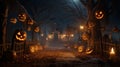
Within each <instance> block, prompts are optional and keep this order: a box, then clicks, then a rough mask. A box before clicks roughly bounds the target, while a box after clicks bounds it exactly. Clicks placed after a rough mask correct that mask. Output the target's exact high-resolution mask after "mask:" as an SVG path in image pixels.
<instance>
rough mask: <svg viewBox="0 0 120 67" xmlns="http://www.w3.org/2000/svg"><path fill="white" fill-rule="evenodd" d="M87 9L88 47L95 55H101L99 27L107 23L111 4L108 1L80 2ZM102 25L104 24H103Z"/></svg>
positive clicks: (92, 0) (84, 0)
mask: <svg viewBox="0 0 120 67" xmlns="http://www.w3.org/2000/svg"><path fill="white" fill-rule="evenodd" d="M80 1H81V2H82V4H83V5H84V6H85V7H86V8H87V11H88V20H87V27H88V30H89V33H90V34H91V35H90V39H89V42H90V45H89V46H90V47H91V48H93V49H94V53H95V54H101V55H102V54H103V44H102V32H101V27H102V26H103V25H104V24H105V23H106V22H107V21H108V18H109V15H110V13H111V5H112V4H111V2H109V1H108V0H80ZM103 23H104V24H103Z"/></svg>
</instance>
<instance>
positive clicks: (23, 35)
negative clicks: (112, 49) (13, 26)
mask: <svg viewBox="0 0 120 67" xmlns="http://www.w3.org/2000/svg"><path fill="white" fill-rule="evenodd" d="M15 38H16V40H18V41H25V40H26V38H27V34H26V32H25V31H18V32H17V33H16V35H15Z"/></svg>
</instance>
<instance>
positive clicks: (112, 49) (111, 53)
mask: <svg viewBox="0 0 120 67" xmlns="http://www.w3.org/2000/svg"><path fill="white" fill-rule="evenodd" d="M110 55H115V50H114V48H113V47H112V48H111V50H110Z"/></svg>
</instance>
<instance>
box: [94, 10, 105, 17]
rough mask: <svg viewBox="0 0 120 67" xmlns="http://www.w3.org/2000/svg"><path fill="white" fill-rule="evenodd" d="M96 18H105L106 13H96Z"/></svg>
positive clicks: (100, 11)
mask: <svg viewBox="0 0 120 67" xmlns="http://www.w3.org/2000/svg"><path fill="white" fill-rule="evenodd" d="M95 17H96V18H97V19H102V18H103V17H104V12H103V11H102V10H99V11H96V12H95Z"/></svg>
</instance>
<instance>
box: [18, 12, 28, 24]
mask: <svg viewBox="0 0 120 67" xmlns="http://www.w3.org/2000/svg"><path fill="white" fill-rule="evenodd" d="M26 18H27V15H26V14H25V13H20V14H18V20H19V21H21V22H24V21H25V20H26Z"/></svg>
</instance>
